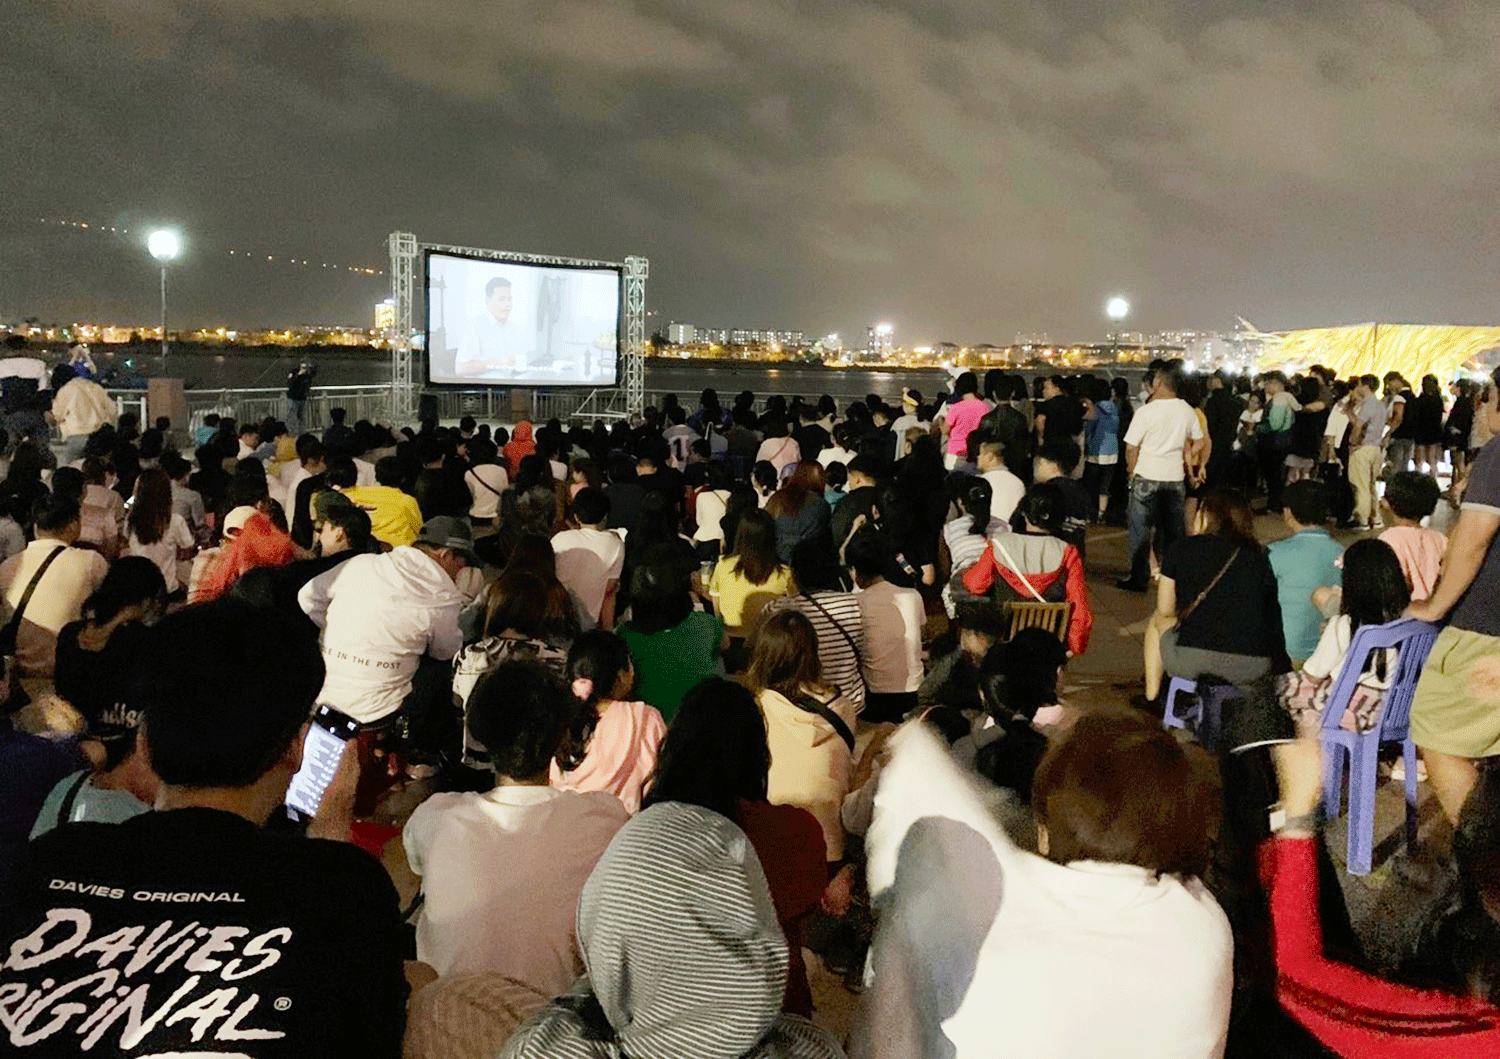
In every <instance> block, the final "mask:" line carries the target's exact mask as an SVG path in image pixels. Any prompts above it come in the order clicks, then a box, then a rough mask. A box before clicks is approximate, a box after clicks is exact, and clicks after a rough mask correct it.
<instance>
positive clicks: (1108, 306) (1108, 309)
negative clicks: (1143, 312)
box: [1104, 294, 1130, 360]
mask: <svg viewBox="0 0 1500 1059" xmlns="http://www.w3.org/2000/svg"><path fill="white" fill-rule="evenodd" d="M1104 315H1105V316H1107V317H1109V319H1110V322H1111V323H1113V324H1114V325H1115V329H1114V332H1113V333H1112V335H1111V340H1112V342H1113V348H1112V352H1113V353H1114V359H1115V360H1119V359H1120V323H1121V322H1122V321H1123V320H1124V319H1125V317H1127V316H1129V315H1130V303H1129V302H1128V301H1126V300H1125V299H1124V298H1122V297H1120V296H1119V295H1118V294H1116V295H1115V296H1114V297H1113V298H1111V299H1109V301H1107V302H1105V303H1104Z"/></svg>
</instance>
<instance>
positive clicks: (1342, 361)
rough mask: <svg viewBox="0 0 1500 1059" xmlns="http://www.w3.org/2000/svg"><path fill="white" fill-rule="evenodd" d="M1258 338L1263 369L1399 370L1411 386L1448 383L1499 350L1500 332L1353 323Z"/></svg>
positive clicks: (1347, 372)
mask: <svg viewBox="0 0 1500 1059" xmlns="http://www.w3.org/2000/svg"><path fill="white" fill-rule="evenodd" d="M1254 337H1255V338H1257V339H1259V340H1260V341H1261V343H1262V344H1261V354H1260V357H1259V358H1258V359H1257V361H1256V367H1258V368H1261V369H1262V370H1270V369H1272V368H1304V367H1307V366H1309V365H1312V364H1325V365H1327V366H1328V367H1330V368H1332V369H1333V370H1334V371H1336V372H1337V373H1338V375H1339V377H1340V378H1345V379H1347V378H1349V377H1350V376H1352V375H1367V374H1369V375H1384V374H1385V373H1386V372H1388V371H1399V372H1400V373H1401V374H1402V376H1403V377H1404V378H1405V379H1406V380H1407V381H1408V382H1411V383H1416V382H1417V380H1419V379H1421V377H1422V376H1423V375H1427V374H1432V375H1436V376H1437V377H1438V379H1439V380H1441V381H1442V382H1445V383H1446V382H1448V381H1449V380H1450V379H1452V378H1453V376H1454V375H1455V374H1456V373H1457V371H1458V369H1459V368H1461V367H1463V366H1464V365H1465V364H1467V363H1468V362H1469V361H1471V360H1474V359H1475V358H1477V357H1480V356H1481V355H1483V354H1485V353H1487V352H1490V351H1491V350H1494V349H1496V348H1500V327H1458V326H1451V325H1447V324H1380V323H1370V324H1351V325H1349V326H1347V327H1315V328H1311V329H1309V330H1306V331H1286V332H1283V333H1281V334H1261V333H1257V334H1255V335H1254Z"/></svg>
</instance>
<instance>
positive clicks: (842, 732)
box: [796, 695, 854, 754]
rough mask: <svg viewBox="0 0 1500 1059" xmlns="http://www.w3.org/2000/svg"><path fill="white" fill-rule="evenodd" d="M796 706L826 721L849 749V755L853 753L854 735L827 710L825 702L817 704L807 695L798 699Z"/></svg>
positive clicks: (842, 721)
mask: <svg viewBox="0 0 1500 1059" xmlns="http://www.w3.org/2000/svg"><path fill="white" fill-rule="evenodd" d="M796 705H797V707H798V708H799V709H803V710H806V711H807V712H808V713H815V714H817V715H818V716H819V717H821V718H823V720H825V721H827V722H828V724H829V726H830V727H831V728H832V729H833V731H834V734H836V735H837V736H838V737H839V738H840V739H842V740H843V741H844V745H845V746H847V747H848V748H849V753H851V754H852V753H854V733H853V732H851V731H850V730H849V726H848V725H847V724H845V723H844V719H843V718H842V717H840V716H839V715H838V714H836V713H834V712H833V711H832V710H831V709H829V708H828V704H827V703H826V702H819V701H818V700H817V699H815V698H813V697H812V696H810V695H809V696H805V697H803V698H801V699H798V700H797V703H796Z"/></svg>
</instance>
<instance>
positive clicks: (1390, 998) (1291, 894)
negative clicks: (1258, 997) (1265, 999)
mask: <svg viewBox="0 0 1500 1059" xmlns="http://www.w3.org/2000/svg"><path fill="white" fill-rule="evenodd" d="M1313 842H1314V840H1313V839H1311V838H1278V839H1275V840H1273V842H1272V843H1271V845H1272V851H1271V863H1270V876H1271V877H1270V880H1269V882H1270V891H1271V926H1272V930H1273V932H1274V935H1275V942H1276V969H1277V972H1278V975H1279V978H1278V981H1277V986H1276V993H1277V996H1278V998H1279V999H1280V1000H1281V1006H1282V1007H1284V1008H1286V1010H1287V1011H1288V1012H1289V1013H1290V1014H1291V1015H1292V1017H1293V1018H1295V1019H1296V1020H1297V1021H1298V1022H1300V1023H1302V1025H1303V1026H1305V1027H1307V1029H1308V1030H1309V1031H1311V1032H1312V1034H1313V1035H1314V1036H1316V1037H1317V1038H1318V1040H1320V1041H1322V1042H1323V1044H1324V1045H1325V1046H1327V1047H1328V1048H1331V1049H1332V1050H1333V1051H1335V1052H1337V1053H1338V1054H1339V1055H1342V1056H1348V1057H1350V1059H1356V1057H1357V1059H1366V1057H1368V1056H1379V1057H1380V1059H1495V1056H1500V1008H1497V1007H1495V1006H1494V1005H1493V1004H1488V1003H1485V1002H1484V1001H1483V1000H1475V999H1470V998H1468V997H1460V996H1454V995H1452V994H1450V993H1444V992H1440V991H1438V990H1435V989H1414V988H1412V987H1410V986H1403V985H1397V984H1395V983H1394V982H1387V981H1385V980H1384V979H1381V978H1377V977H1376V976H1374V975H1372V974H1365V973H1364V972H1363V971H1357V970H1355V969H1354V968H1352V967H1348V966H1345V965H1344V964H1341V963H1335V962H1334V961H1333V960H1330V959H1328V958H1327V957H1326V956H1324V955H1323V932H1322V927H1321V925H1320V924H1319V922H1318V867H1317V855H1316V850H1315V848H1314V845H1313Z"/></svg>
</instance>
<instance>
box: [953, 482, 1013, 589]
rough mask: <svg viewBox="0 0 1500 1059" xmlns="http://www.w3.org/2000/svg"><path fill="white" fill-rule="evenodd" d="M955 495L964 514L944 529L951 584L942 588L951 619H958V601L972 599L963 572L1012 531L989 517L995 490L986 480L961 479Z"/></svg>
mask: <svg viewBox="0 0 1500 1059" xmlns="http://www.w3.org/2000/svg"><path fill="white" fill-rule="evenodd" d="M954 492H955V494H956V495H955V496H954V500H955V501H956V502H957V504H958V506H959V508H960V510H961V511H962V514H960V515H959V516H958V517H957V518H955V519H951V520H950V521H949V522H948V523H947V524H946V525H944V526H943V546H942V547H943V551H944V552H946V554H947V557H948V565H947V567H946V569H947V571H948V581H947V583H946V584H945V585H944V586H943V606H944V607H945V608H946V609H947V611H948V617H949V618H953V617H955V616H957V613H958V611H957V604H958V602H959V601H967V600H970V599H972V598H973V597H972V596H971V595H970V594H969V593H968V592H967V591H966V590H965V589H964V587H963V581H962V578H963V573H964V571H965V570H967V569H968V568H969V567H971V566H973V565H974V564H975V563H977V562H978V561H979V560H980V559H982V558H984V552H985V549H986V548H988V547H989V541H990V538H991V537H992V536H994V535H995V534H997V533H1005V532H1006V531H1007V530H1009V529H1010V527H1009V526H1007V525H1006V524H1005V523H1004V522H1002V521H1001V520H1000V519H997V518H991V517H990V501H991V499H992V498H993V496H994V490H993V487H992V486H991V485H990V483H989V482H988V481H986V480H985V479H983V478H978V477H974V478H963V479H960V480H959V482H958V485H957V486H956V487H955V489H954ZM938 559H939V562H941V561H942V555H941V554H940V555H939V556H938ZM955 589H956V590H957V592H958V596H957V598H955V596H954V591H955Z"/></svg>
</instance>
